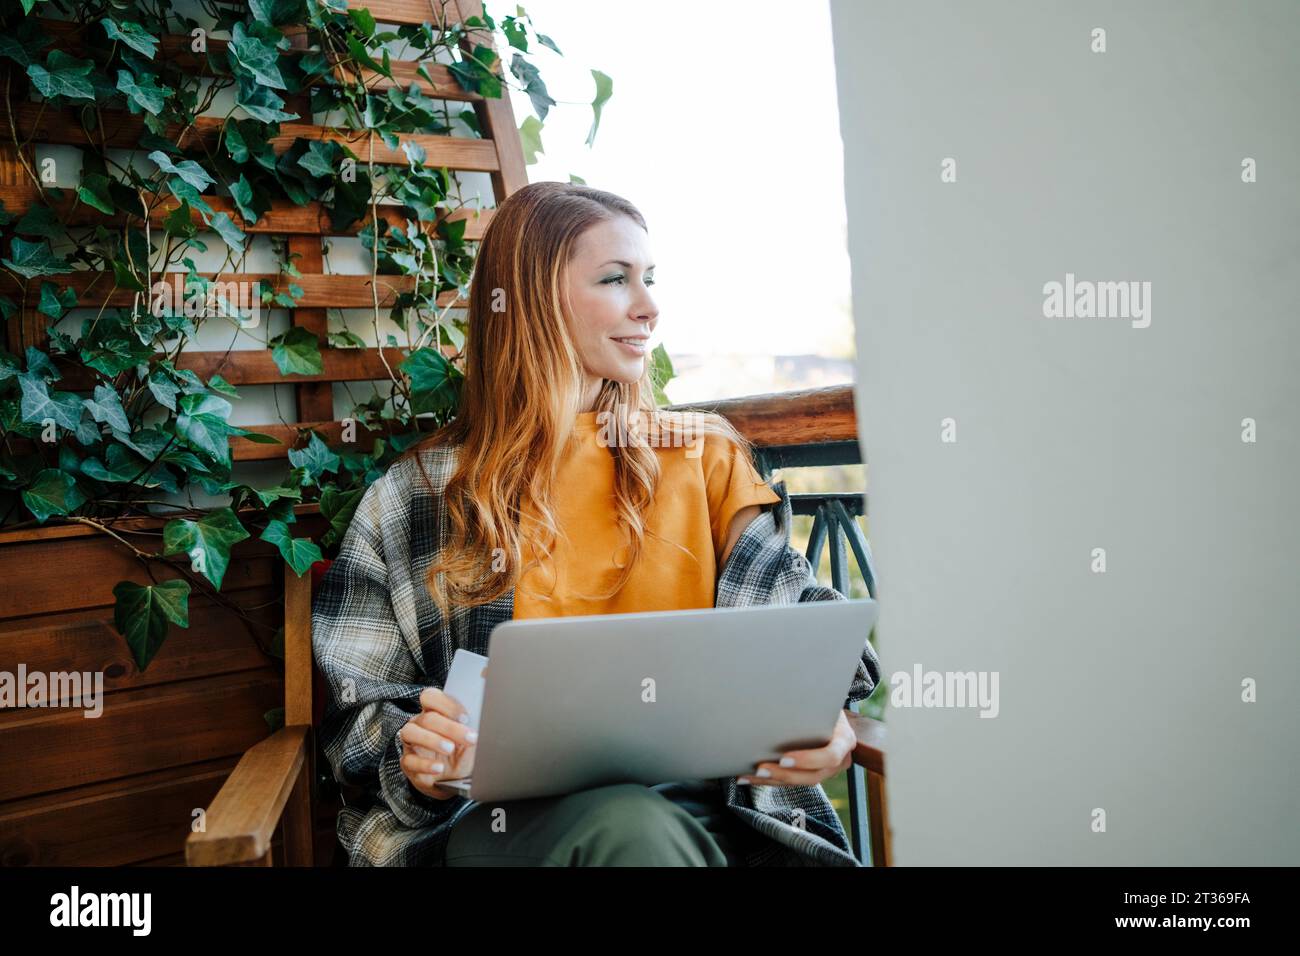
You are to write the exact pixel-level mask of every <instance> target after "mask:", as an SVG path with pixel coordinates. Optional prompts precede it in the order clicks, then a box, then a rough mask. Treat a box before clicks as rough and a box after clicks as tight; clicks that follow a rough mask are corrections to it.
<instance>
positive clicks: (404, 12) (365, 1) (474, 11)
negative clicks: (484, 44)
mask: <svg viewBox="0 0 1300 956" xmlns="http://www.w3.org/2000/svg"><path fill="white" fill-rule="evenodd" d="M348 7H349V8H351V9H355V10H360V9H366V10H369V11H370V12H371V13H372V14H373V15H374V18H375V19H376V20H377V21H378V22H380V23H399V24H401V23H413V24H417V25H418V24H421V23H434V24H436V23H439V22H440V20H443V21H445V22H447V23H461V22H462V21H464V20H468V19H469V18H470V17H473V16H482V15H483V4H482V3H480V2H478V0H348Z"/></svg>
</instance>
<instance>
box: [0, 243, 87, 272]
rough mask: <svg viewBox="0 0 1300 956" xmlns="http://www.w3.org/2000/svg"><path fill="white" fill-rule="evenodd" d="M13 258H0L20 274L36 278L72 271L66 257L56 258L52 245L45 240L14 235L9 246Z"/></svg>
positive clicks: (0, 260)
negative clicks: (40, 240) (51, 248)
mask: <svg viewBox="0 0 1300 956" xmlns="http://www.w3.org/2000/svg"><path fill="white" fill-rule="evenodd" d="M9 255H10V256H11V257H12V258H9V259H0V262H3V263H4V264H5V265H6V266H8V267H9V268H10V269H12V270H13V271H14V272H17V273H18V274H19V275H20V276H24V277H25V278H28V279H34V278H36V277H37V276H55V275H62V274H64V273H66V272H71V271H72V266H70V265H68V262H67V260H65V259H56V258H55V257H54V256H53V255H52V254H51V253H50V247H49V246H47V245H46V244H45V243H43V242H28V241H27V240H25V239H19V238H18V237H17V236H14V238H13V242H12V243H11V244H10V246H9Z"/></svg>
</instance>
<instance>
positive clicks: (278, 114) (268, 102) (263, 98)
mask: <svg viewBox="0 0 1300 956" xmlns="http://www.w3.org/2000/svg"><path fill="white" fill-rule="evenodd" d="M235 103H236V105H238V106H241V107H243V109H244V110H245V111H246V112H247V113H248V115H249V116H251V117H252V118H253V119H255V120H259V121H261V122H263V123H287V122H289V121H290V120H296V119H297V118H298V114H297V113H286V112H285V111H284V110H283V109H282V108H281V107H283V106H284V100H282V99H281V98H280V97H279V96H277V95H276V94H275V93H274V92H273V91H272V90H271V88H270V87H268V86H262V85H259V84H258V83H255V82H251V81H250V80H249V79H248V77H246V76H241V77H240V78H239V93H238V95H237V96H236V97H235Z"/></svg>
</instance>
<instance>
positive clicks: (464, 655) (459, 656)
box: [442, 648, 488, 730]
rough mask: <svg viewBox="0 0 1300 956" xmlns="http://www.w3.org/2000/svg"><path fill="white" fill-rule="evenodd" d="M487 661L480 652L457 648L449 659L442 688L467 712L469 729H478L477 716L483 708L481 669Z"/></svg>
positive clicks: (483, 680)
mask: <svg viewBox="0 0 1300 956" xmlns="http://www.w3.org/2000/svg"><path fill="white" fill-rule="evenodd" d="M487 662H488V659H487V658H486V657H484V656H483V655H482V654H475V653H474V652H473V651H467V650H465V649H464V648H458V649H457V650H456V654H455V656H454V657H452V659H451V669H450V670H449V671H448V672H447V684H446V686H444V687H443V688H442V689H443V692H444V693H445V694H447V695H448V696H449V697H454V698H455V699H456V701H457V702H458V703H459V704H460V705H461V706H462V707H464V708H465V710H466V711H468V712H469V714H468V716H469V722H468V724H467V726H468V727H469V729H470V730H478V718H479V714H480V713H481V712H482V710H483V687H484V685H485V683H486V678H485V677H484V676H483V671H484V669H485V668H486V667H487Z"/></svg>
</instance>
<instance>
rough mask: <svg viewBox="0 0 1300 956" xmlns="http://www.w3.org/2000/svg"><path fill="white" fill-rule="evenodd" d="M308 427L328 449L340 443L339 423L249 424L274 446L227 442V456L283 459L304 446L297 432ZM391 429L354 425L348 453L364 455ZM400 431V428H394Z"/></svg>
mask: <svg viewBox="0 0 1300 956" xmlns="http://www.w3.org/2000/svg"><path fill="white" fill-rule="evenodd" d="M300 428H310V429H312V430H313V431H316V432H319V433H320V436H321V439H322V440H323V441H324V442H325V443H326V444H327V445H329V446H330V447H331V448H338V447H339V446H340V445H342V444H343V423H342V422H341V421H338V422H301V423H297V424H294V425H281V424H270V425H249V426H248V430H249V431H253V432H261V433H262V434H264V435H270V436H272V437H274V438H278V439H279V440H280V444H278V445H265V444H259V443H256V442H251V441H249V440H248V439H247V438H238V437H236V438H232V439H230V456H231V458H233V459H234V460H235V461H270V460H272V459H276V458H284V457H285V456H286V455H287V454H288V452H289V449H290V448H292V447H295V446H297V445H302V444H305V443H306V440H304V439H300V438H299V437H298V429H300ZM391 430H392V429H391V427H390V426H389V424H388V423H387V422H385V423H384V424H383V425H382V426H381V427H380V429H379V430H378V431H374V432H371V431H367V430H366V429H365V427H364V426H362V425H360V424H358V425H357V430H356V442H355V444H354V445H352V446H349V447H348V450H349V451H357V452H368V451H370V450H371V448H372V447H373V446H374V443H375V439H376V438H383V437H384V436H385V435H388V434H390V432H391ZM398 431H401V429H398Z"/></svg>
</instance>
